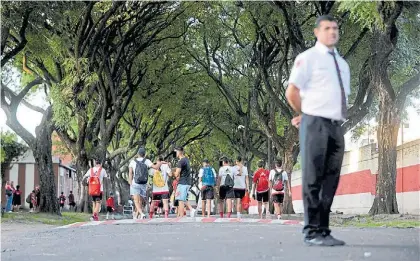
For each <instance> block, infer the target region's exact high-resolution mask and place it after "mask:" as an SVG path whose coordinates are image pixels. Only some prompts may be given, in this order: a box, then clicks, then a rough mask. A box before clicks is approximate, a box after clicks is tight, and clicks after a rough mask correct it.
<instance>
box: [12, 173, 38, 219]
mask: <svg viewBox="0 0 420 261" xmlns="http://www.w3.org/2000/svg"><path fill="white" fill-rule="evenodd" d="M4 190H5V194H6V205H5V212H6V213H11V212H18V211H19V210H20V208H21V206H22V191H21V190H20V186H19V185H17V186H16V187H15V186H14V182H13V181H6V184H5V186H4ZM40 202H41V190H40V188H39V186H36V187H35V189H34V190H32V192H31V193H29V194H28V196H27V197H26V203H28V204H29V209H30V211H29V212H34V211H39V205H40Z"/></svg>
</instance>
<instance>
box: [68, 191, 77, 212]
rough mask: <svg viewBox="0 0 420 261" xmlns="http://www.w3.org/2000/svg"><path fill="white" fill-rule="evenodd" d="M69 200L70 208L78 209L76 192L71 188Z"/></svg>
mask: <svg viewBox="0 0 420 261" xmlns="http://www.w3.org/2000/svg"><path fill="white" fill-rule="evenodd" d="M68 200H69V209H70V210H74V211H76V202H75V201H74V194H73V191H71V190H70V194H69V197H68Z"/></svg>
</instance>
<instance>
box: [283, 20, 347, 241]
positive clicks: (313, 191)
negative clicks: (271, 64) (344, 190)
mask: <svg viewBox="0 0 420 261" xmlns="http://www.w3.org/2000/svg"><path fill="white" fill-rule="evenodd" d="M315 26H316V27H315V29H314V33H315V36H316V38H317V43H316V45H315V46H314V47H312V48H310V49H308V50H307V51H305V52H303V53H301V54H299V55H298V56H297V57H296V60H295V63H294V66H293V69H292V72H291V74H290V79H289V86H288V88H287V91H286V97H287V100H288V102H289V104H290V105H291V106H292V108H293V109H294V110H295V111H296V112H297V113H298V114H299V116H297V117H295V118H294V119H293V120H292V124H293V125H294V126H296V127H299V131H300V138H299V140H300V149H301V157H302V193H303V208H304V214H305V226H304V234H305V239H304V242H305V243H306V244H308V245H317V246H325V245H327V246H335V245H344V244H345V243H344V241H341V240H338V239H335V238H334V237H332V236H331V235H330V233H331V230H330V229H329V218H330V209H331V205H332V202H333V199H334V195H335V192H336V190H337V186H338V182H339V179H340V170H341V164H342V161H343V155H344V130H343V128H342V127H341V125H342V124H343V122H344V121H345V120H346V117H347V97H348V95H349V94H350V70H349V66H348V64H347V62H346V61H345V60H344V59H343V58H341V56H340V55H339V54H338V52H337V49H336V48H335V45H336V44H337V42H338V37H339V36H338V24H337V21H336V20H335V19H334V18H333V17H332V16H329V15H324V16H320V17H318V19H317V20H316V25H315Z"/></svg>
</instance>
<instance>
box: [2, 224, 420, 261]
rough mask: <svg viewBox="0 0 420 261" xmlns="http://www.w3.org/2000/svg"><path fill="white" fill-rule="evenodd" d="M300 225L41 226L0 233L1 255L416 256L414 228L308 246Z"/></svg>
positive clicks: (150, 260)
mask: <svg viewBox="0 0 420 261" xmlns="http://www.w3.org/2000/svg"><path fill="white" fill-rule="evenodd" d="M301 228H302V227H301V226H291V225H289V226H288V225H275V224H270V225H266V224H241V223H232V224H223V223H218V224H217V223H209V224H203V223H176V224H164V223H162V224H126V225H106V226H89V227H79V228H67V229H52V228H46V229H43V230H37V231H29V232H27V233H25V234H20V235H19V236H18V237H13V236H7V237H2V245H1V251H2V253H1V254H2V256H1V260H11V261H22V260H25V261H50V260H51V261H64V260H66V261H67V260H68V261H73V260H74V261H88V260H95V261H120V260H122V261H139V260H147V261H154V260H183V261H184V260H185V261H190V260H191V261H193V260H194V261H196V260H200V261H207V260H208V261H210V260H212V261H213V260H217V261H223V260H229V261H236V260H289V261H294V260H298V261H301V260H302V261H303V260H310V261H313V260H320V261H332V260H334V261H350V260H351V261H356V260H371V261H375V260H377V261H387V260H390V261H391V260H392V261H418V260H420V251H419V248H420V245H419V232H420V230H419V229H391V228H370V229H358V228H335V229H334V230H333V234H334V235H335V236H336V237H337V238H340V239H343V240H345V241H346V242H347V245H346V246H343V247H308V246H305V245H304V244H303V242H302V234H301Z"/></svg>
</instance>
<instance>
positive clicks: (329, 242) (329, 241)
mask: <svg viewBox="0 0 420 261" xmlns="http://www.w3.org/2000/svg"><path fill="white" fill-rule="evenodd" d="M304 242H305V243H306V244H307V245H308V246H343V245H344V244H345V243H344V241H342V240H338V239H335V238H334V237H333V236H330V235H328V236H322V235H317V236H315V237H313V238H305V239H304Z"/></svg>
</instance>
